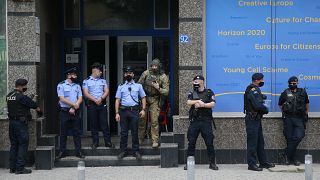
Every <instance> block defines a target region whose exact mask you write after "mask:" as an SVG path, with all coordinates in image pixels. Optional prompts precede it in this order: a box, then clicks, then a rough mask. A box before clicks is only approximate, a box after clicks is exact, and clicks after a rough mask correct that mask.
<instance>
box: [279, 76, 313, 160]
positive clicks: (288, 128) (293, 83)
mask: <svg viewBox="0 0 320 180" xmlns="http://www.w3.org/2000/svg"><path fill="white" fill-rule="evenodd" d="M288 84H289V88H287V89H285V90H284V91H283V92H282V93H281V96H280V98H279V103H278V105H279V106H280V109H281V110H282V113H283V120H284V130H283V133H284V136H285V138H286V141H287V147H286V148H285V153H284V159H285V164H286V165H290V164H294V165H295V166H299V165H300V162H299V161H298V160H297V159H296V157H295V153H296V150H297V147H298V145H299V143H300V142H301V140H302V138H303V137H304V135H305V123H306V121H307V120H308V111H309V98H308V94H307V92H306V91H305V89H302V88H298V78H297V77H296V76H292V77H290V78H289V80H288Z"/></svg>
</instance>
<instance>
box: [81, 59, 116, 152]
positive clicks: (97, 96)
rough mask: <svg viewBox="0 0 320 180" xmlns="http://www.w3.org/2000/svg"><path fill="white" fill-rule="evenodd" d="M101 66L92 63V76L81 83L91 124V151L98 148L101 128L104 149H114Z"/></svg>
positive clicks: (106, 87)
mask: <svg viewBox="0 0 320 180" xmlns="http://www.w3.org/2000/svg"><path fill="white" fill-rule="evenodd" d="M102 68H103V67H102V65H101V64H100V63H94V64H93V65H92V66H91V71H92V74H91V76H89V77H88V78H87V79H86V80H84V81H83V84H82V88H83V94H84V96H85V98H86V102H87V108H88V119H89V121H90V123H91V135H92V146H91V147H92V149H96V148H97V147H98V146H99V128H101V130H102V132H103V137H104V143H105V146H106V147H109V148H114V145H113V144H112V143H111V135H110V130H109V125H108V120H107V108H106V98H107V97H108V96H109V88H108V85H107V81H106V80H105V79H103V78H101V76H102Z"/></svg>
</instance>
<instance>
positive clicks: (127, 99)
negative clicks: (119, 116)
mask: <svg viewBox="0 0 320 180" xmlns="http://www.w3.org/2000/svg"><path fill="white" fill-rule="evenodd" d="M130 88H131V95H130V91H129V89H130ZM131 96H132V97H131ZM145 96H146V93H145V92H144V90H143V88H142V85H141V84H139V83H135V82H134V81H131V82H130V83H129V82H127V81H126V82H125V83H124V84H121V85H119V86H118V90H117V93H116V98H117V99H120V103H121V105H122V106H136V105H138V103H137V102H139V98H143V97H145ZM133 99H134V100H133Z"/></svg>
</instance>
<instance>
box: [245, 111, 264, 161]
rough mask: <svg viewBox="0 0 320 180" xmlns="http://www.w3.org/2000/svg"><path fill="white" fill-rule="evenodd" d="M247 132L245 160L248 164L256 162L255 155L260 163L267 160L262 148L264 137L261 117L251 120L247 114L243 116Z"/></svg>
mask: <svg viewBox="0 0 320 180" xmlns="http://www.w3.org/2000/svg"><path fill="white" fill-rule="evenodd" d="M245 121H246V132H247V162H248V165H249V166H252V165H256V164H257V157H258V160H259V163H260V164H263V163H266V162H267V157H266V152H265V150H264V138H263V132H262V125H261V119H259V120H253V119H251V118H250V116H249V115H246V117H245Z"/></svg>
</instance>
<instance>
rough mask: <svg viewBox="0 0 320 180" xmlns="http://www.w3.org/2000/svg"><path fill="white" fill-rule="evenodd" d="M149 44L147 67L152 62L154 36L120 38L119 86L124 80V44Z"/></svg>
mask: <svg viewBox="0 0 320 180" xmlns="http://www.w3.org/2000/svg"><path fill="white" fill-rule="evenodd" d="M125 41H132V42H147V46H148V53H147V57H148V60H147V67H149V64H150V63H151V61H152V36H118V84H120V83H122V80H123V42H125Z"/></svg>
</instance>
